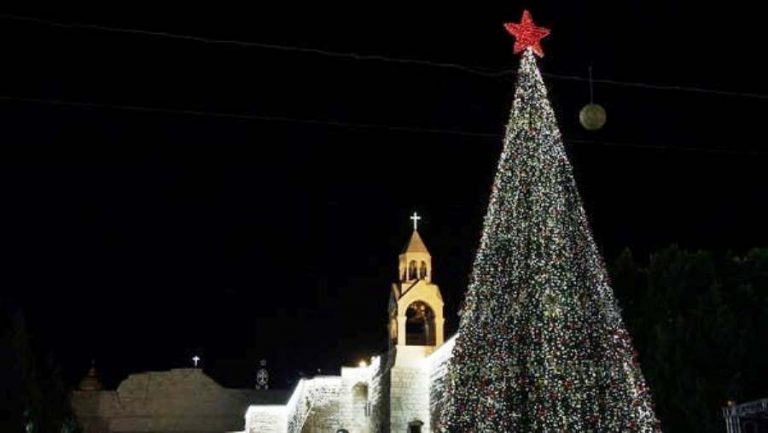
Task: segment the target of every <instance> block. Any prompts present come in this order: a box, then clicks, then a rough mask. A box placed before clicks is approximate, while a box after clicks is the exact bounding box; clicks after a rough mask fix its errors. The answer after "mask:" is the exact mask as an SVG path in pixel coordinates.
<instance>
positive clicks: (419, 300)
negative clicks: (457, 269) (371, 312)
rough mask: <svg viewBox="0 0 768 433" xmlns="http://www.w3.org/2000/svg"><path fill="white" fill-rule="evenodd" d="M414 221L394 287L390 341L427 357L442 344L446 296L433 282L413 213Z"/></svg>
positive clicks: (428, 260) (428, 259) (399, 349)
mask: <svg viewBox="0 0 768 433" xmlns="http://www.w3.org/2000/svg"><path fill="white" fill-rule="evenodd" d="M411 219H412V220H413V233H412V234H411V239H410V240H409V241H408V245H406V247H405V249H404V250H403V252H402V253H401V254H400V264H399V266H398V281H397V282H395V283H394V284H392V293H391V297H390V301H389V341H390V348H394V347H397V349H398V352H404V351H406V350H405V348H406V347H407V346H418V347H421V348H424V350H419V352H424V354H425V355H427V354H429V353H431V352H432V351H433V350H434V349H435V348H437V347H440V346H441V345H442V344H443V338H444V337H443V324H444V322H445V319H444V318H443V296H442V295H441V293H440V288H439V287H438V286H437V285H436V284H433V283H432V256H431V255H430V254H429V251H428V250H427V247H426V245H424V241H423V240H422V239H421V236H420V235H419V231H418V221H419V220H420V219H421V217H419V216H418V215H417V214H416V213H414V214H413V216H412V217H411ZM411 352H412V350H411Z"/></svg>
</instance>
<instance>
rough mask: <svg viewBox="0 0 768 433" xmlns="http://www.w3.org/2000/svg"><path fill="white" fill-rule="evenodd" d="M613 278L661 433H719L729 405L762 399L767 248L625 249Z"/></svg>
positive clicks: (766, 362)
mask: <svg viewBox="0 0 768 433" xmlns="http://www.w3.org/2000/svg"><path fill="white" fill-rule="evenodd" d="M611 273H612V277H613V287H614V290H615V293H616V296H617V298H618V300H619V302H620V304H621V306H622V307H623V315H624V318H625V320H626V324H627V327H628V328H629V330H630V333H631V334H632V337H633V339H634V341H635V342H636V345H637V347H638V349H639V352H640V363H641V365H642V366H643V372H644V373H645V376H646V379H647V381H648V384H649V386H650V388H651V390H652V392H653V396H654V401H655V402H656V413H657V415H658V416H659V418H660V420H661V422H662V425H663V427H664V431H666V432H691V431H696V432H718V433H719V432H722V431H725V427H724V424H723V420H722V415H721V408H722V407H723V406H725V405H726V402H727V401H729V400H732V401H737V402H744V401H749V400H753V399H758V398H764V397H766V394H767V393H768V374H766V371H768V357H766V356H765V352H764V351H765V347H766V343H768V249H756V250H753V251H750V252H749V253H747V254H745V255H743V256H739V255H734V254H732V253H724V254H716V253H712V252H706V251H686V250H683V249H680V248H678V247H676V246H672V247H669V248H666V249H663V250H661V251H658V252H656V253H654V254H652V255H651V256H650V257H649V260H648V261H647V262H646V263H638V262H637V261H636V260H635V259H634V258H633V257H632V254H631V253H630V252H629V250H626V251H624V252H623V253H622V254H621V255H620V256H619V257H618V258H617V259H616V261H615V262H614V264H613V266H612V269H611Z"/></svg>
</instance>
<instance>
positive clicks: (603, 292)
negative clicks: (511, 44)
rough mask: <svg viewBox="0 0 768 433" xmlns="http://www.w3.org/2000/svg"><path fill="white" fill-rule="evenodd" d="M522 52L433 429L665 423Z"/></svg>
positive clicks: (516, 30) (522, 40) (532, 37)
mask: <svg viewBox="0 0 768 433" xmlns="http://www.w3.org/2000/svg"><path fill="white" fill-rule="evenodd" d="M506 28H507V30H509V32H510V33H511V34H512V35H513V36H515V38H516V40H515V51H516V52H522V59H521V62H520V66H519V72H518V76H517V84H516V89H515V97H514V101H513V103H512V113H511V116H510V119H509V123H508V125H507V129H506V136H505V139H504V147H503V151H502V154H501V158H500V160H499V164H498V171H497V173H496V178H495V181H494V184H493V189H492V192H491V199H490V203H489V206H488V211H487V214H486V216H485V222H484V228H483V234H482V239H481V241H480V247H479V248H478V251H477V256H476V258H475V262H474V266H473V269H472V277H471V280H470V285H469V287H468V289H467V293H466V299H465V302H464V306H463V307H462V312H461V322H460V324H459V332H458V334H457V337H456V342H455V346H454V348H453V353H452V355H453V357H452V358H451V361H450V363H449V364H448V371H447V375H446V384H445V395H444V396H443V398H442V401H443V402H444V406H443V408H442V412H441V414H440V417H439V424H438V426H437V431H440V432H442V433H466V432H473V433H490V432H621V433H626V432H641V433H656V432H659V431H660V428H659V423H658V421H657V420H656V416H655V414H654V410H653V406H652V403H651V396H650V392H649V390H648V388H647V386H646V385H645V381H644V379H643V376H642V373H641V371H640V368H639V365H638V364H637V360H636V356H635V352H634V349H633V348H632V343H631V341H630V338H629V335H628V334H627V332H626V330H625V328H624V324H623V321H622V318H621V315H620V313H619V309H618V306H617V305H616V301H615V299H614V297H613V292H612V290H611V288H610V286H609V284H608V277H607V274H606V271H605V266H604V265H603V261H602V258H601V257H600V255H599V253H598V250H597V247H596V245H595V242H594V240H593V238H592V234H591V232H590V229H589V224H588V222H587V217H586V214H585V212H584V209H583V207H582V204H581V198H580V196H579V193H578V190H577V188H576V183H575V180H574V178H573V172H572V168H571V165H570V163H569V162H568V159H567V156H566V153H565V149H564V147H563V140H562V137H561V135H560V130H559V128H558V126H557V122H556V119H555V114H554V111H553V110H552V107H551V106H550V104H549V100H548V97H547V91H546V87H545V86H544V81H543V79H542V76H541V72H540V71H539V69H538V66H537V65H536V57H535V55H538V56H542V55H543V50H542V49H541V44H540V41H541V39H542V38H543V37H544V36H546V35H547V34H548V33H549V31H548V30H547V29H543V28H540V27H537V26H536V25H535V24H534V23H533V20H532V19H531V16H530V14H529V13H528V12H527V11H526V12H524V13H523V18H522V20H521V22H520V23H513V24H507V25H506Z"/></svg>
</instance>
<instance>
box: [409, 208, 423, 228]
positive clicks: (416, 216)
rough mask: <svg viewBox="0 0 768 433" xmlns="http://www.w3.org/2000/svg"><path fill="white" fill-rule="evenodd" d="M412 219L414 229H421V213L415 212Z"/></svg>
mask: <svg viewBox="0 0 768 433" xmlns="http://www.w3.org/2000/svg"><path fill="white" fill-rule="evenodd" d="M410 219H411V220H412V221H413V229H414V230H418V229H419V220H420V219H421V217H420V216H419V214H417V213H416V212H414V213H413V215H412V216H411V218H410Z"/></svg>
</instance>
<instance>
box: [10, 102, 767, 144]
mask: <svg viewBox="0 0 768 433" xmlns="http://www.w3.org/2000/svg"><path fill="white" fill-rule="evenodd" d="M0 101H8V102H22V103H30V104H45V105H53V106H61V107H77V108H97V109H109V110H122V111H134V112H145V113H160V114H169V115H182V116H197V117H212V118H221V119H233V120H255V121H264V122H280V123H294V124H304V125H315V126H330V127H339V128H352V129H373V130H385V131H392V132H407V133H420V134H441V135H453V136H461V137H475V138H484V139H486V138H493V139H495V140H501V139H502V138H503V135H502V134H499V133H491V132H479V131H463V130H458V129H442V128H422V127H414V126H398V125H386V124H378V123H355V122H342V121H336V120H321V119H302V118H296V117H287V116H268V115H259V114H238V113H222V112H215V111H203V110H187V109H176V108H161V107H146V106H140V105H120V104H104V103H96V102H81V101H65V100H60V99H44V98H23V97H16V96H0ZM564 141H565V142H566V143H572V144H588V145H599V146H605V147H619V148H632V149H641V150H663V151H682V152H701V153H712V154H727V155H746V156H768V152H757V151H740V150H732V149H723V148H702V147H691V146H663V145H654V144H637V143H623V142H613V141H600V140H586V139H569V138H564Z"/></svg>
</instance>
